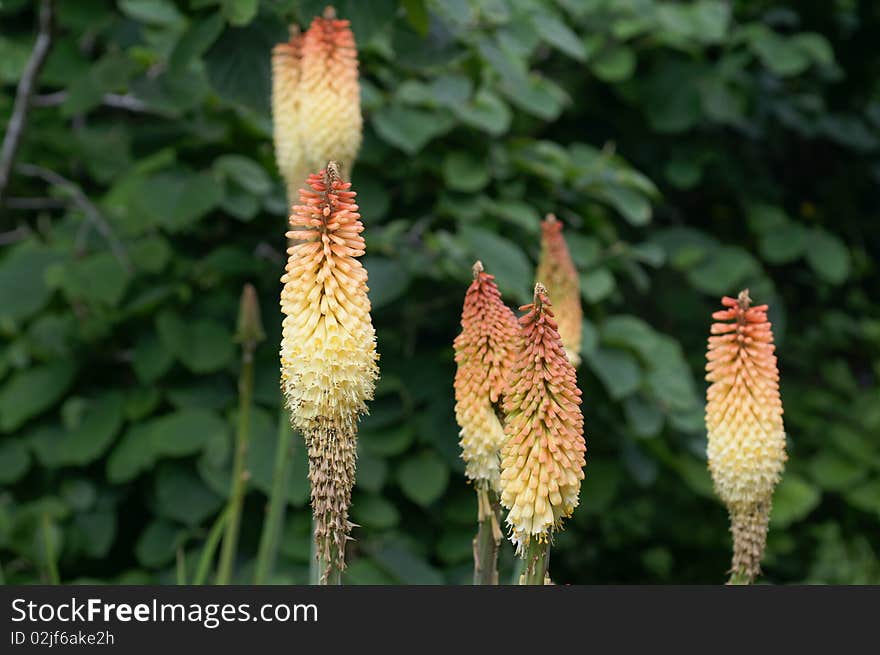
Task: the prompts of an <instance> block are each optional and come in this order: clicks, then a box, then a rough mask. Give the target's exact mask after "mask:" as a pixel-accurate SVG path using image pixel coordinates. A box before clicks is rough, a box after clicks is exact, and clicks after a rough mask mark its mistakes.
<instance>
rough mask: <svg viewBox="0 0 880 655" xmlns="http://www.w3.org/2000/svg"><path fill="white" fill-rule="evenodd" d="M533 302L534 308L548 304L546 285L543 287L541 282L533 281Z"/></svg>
mask: <svg viewBox="0 0 880 655" xmlns="http://www.w3.org/2000/svg"><path fill="white" fill-rule="evenodd" d="M534 303H535V309H538V308H539V307H541V306H542V305H549V304H550V300H549V299H548V298H547V287H545V286H544V285H543V284H542V283H541V282H536V283H535V295H534Z"/></svg>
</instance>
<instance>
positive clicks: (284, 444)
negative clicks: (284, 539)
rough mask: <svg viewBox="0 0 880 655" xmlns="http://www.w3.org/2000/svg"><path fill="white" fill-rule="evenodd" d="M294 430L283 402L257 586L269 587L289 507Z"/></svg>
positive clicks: (262, 537)
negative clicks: (288, 496)
mask: <svg viewBox="0 0 880 655" xmlns="http://www.w3.org/2000/svg"><path fill="white" fill-rule="evenodd" d="M293 448H294V440H293V428H291V427H290V416H289V415H288V413H287V407H285V405H284V398H282V399H281V408H280V409H279V411H278V445H277V446H276V448H275V470H274V472H273V474H272V492H271V493H270V494H269V505H268V508H267V510H266V518H265V520H264V522H263V532H262V534H261V535H260V548H259V551H258V553H257V567H256V572H255V573H254V584H266V580H267V579H268V578H269V576H271V575H272V569H273V568H274V567H275V558H276V556H277V555H278V543H279V542H280V540H281V532H282V530H283V528H284V510H285V509H286V507H287V481H288V478H289V477H290V462H291V460H292V459H293Z"/></svg>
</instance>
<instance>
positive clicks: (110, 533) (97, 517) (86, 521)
mask: <svg viewBox="0 0 880 655" xmlns="http://www.w3.org/2000/svg"><path fill="white" fill-rule="evenodd" d="M72 528H73V529H74V530H75V531H77V532H78V533H79V535H80V541H81V543H82V548H83V552H85V554H86V555H87V556H88V557H91V558H94V559H98V558H101V557H106V556H107V552H108V551H109V550H110V547H111V546H112V545H113V541H114V539H115V538H116V515H115V514H114V513H113V512H112V511H109V510H99V511H96V512H88V513H86V514H77V515H76V516H74V517H73V522H72Z"/></svg>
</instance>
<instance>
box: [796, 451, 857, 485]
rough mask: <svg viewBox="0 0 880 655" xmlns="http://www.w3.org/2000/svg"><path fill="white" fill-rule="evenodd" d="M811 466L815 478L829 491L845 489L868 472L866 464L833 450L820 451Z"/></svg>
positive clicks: (811, 473)
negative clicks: (860, 463) (857, 462)
mask: <svg viewBox="0 0 880 655" xmlns="http://www.w3.org/2000/svg"><path fill="white" fill-rule="evenodd" d="M809 468H810V475H811V476H812V478H813V480H815V481H816V483H817V484H819V486H820V487H822V488H823V489H828V490H829V491H843V490H845V489H847V488H849V487H852V486H853V485H854V484H856V483H857V482H859V481H860V480H862V479H863V478H864V477H865V476H866V475H867V474H868V470H867V468H866V467H865V466H863V465H862V466H860V465H859V464H856V463H855V462H853V461H852V460H850V459H849V458H846V457H842V456H840V455H838V454H836V453H833V452H822V453H819V454H818V455H816V456H815V457H813V459H811V460H810V463H809Z"/></svg>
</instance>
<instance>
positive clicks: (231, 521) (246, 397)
mask: <svg viewBox="0 0 880 655" xmlns="http://www.w3.org/2000/svg"><path fill="white" fill-rule="evenodd" d="M253 396H254V344H253V343H249V342H245V343H244V344H243V347H242V361H241V375H240V377H239V380H238V431H237V433H236V437H235V462H234V464H233V467H232V491H231V493H230V495H229V517H228V519H227V521H226V532H225V534H224V535H223V545H222V547H221V549H220V566H219V568H218V570H217V584H218V585H226V584H229V582H230V580H231V578H232V563H233V561H234V560H235V550H236V546H237V545H238V532H239V529H240V527H241V507H242V504H243V503H244V493H245V488H246V487H247V480H248V477H249V475H248V472H247V471H246V469H245V463H246V460H247V451H248V445H249V444H250V415H251V404H252V403H253Z"/></svg>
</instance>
